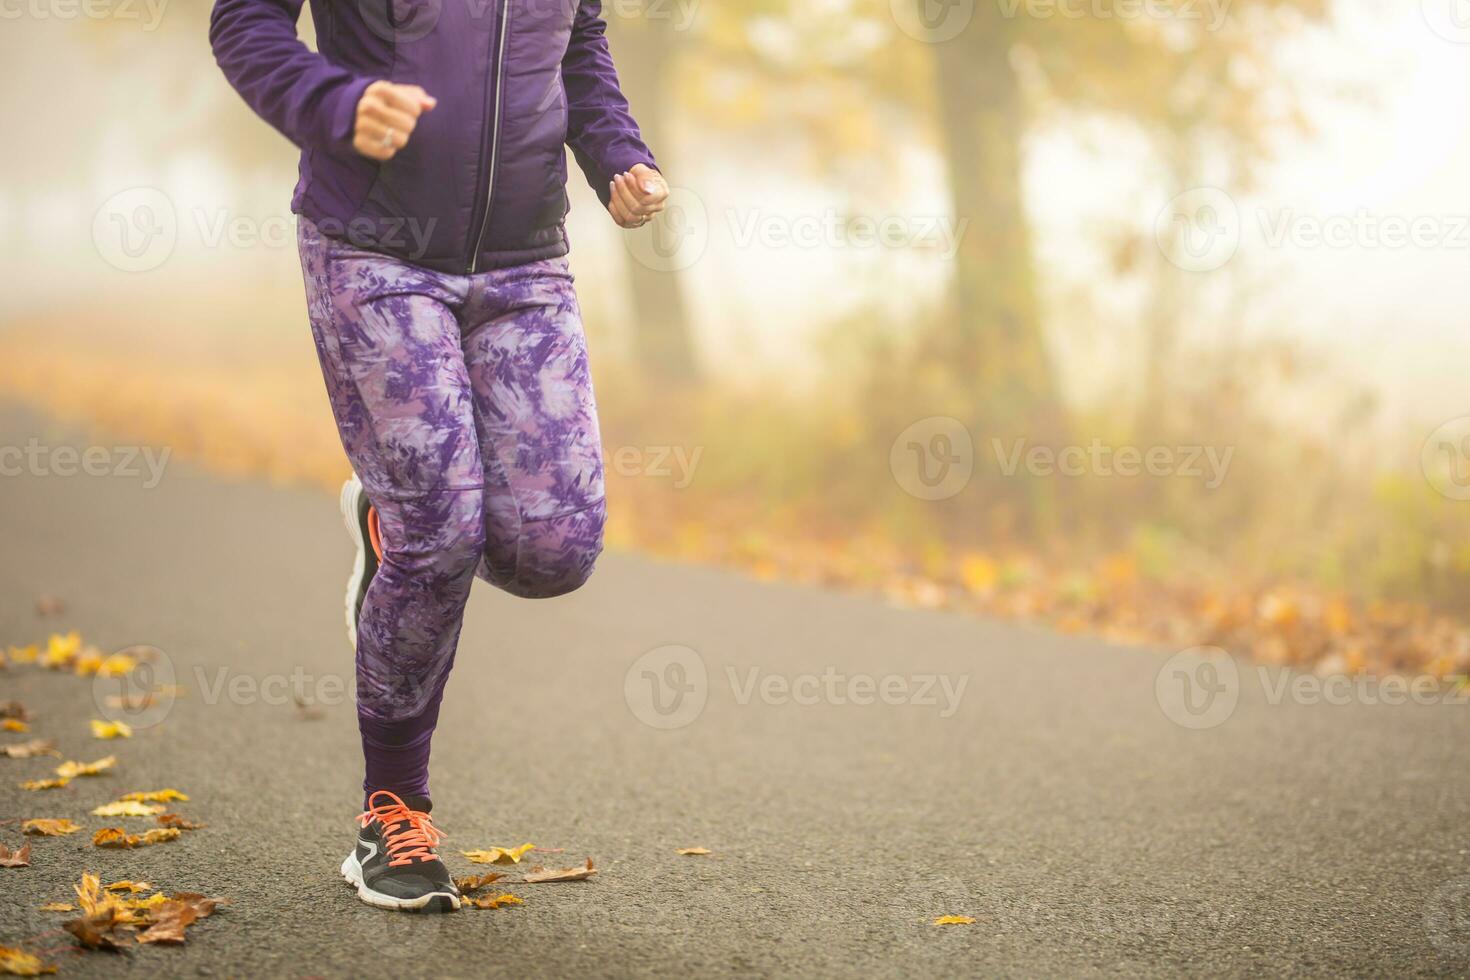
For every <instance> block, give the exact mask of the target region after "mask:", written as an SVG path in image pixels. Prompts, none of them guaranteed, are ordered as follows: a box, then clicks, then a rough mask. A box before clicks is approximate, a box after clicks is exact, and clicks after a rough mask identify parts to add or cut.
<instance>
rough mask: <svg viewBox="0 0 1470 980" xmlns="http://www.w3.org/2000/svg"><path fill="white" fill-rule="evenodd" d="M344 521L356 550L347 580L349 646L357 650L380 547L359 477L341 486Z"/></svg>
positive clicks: (371, 507) (375, 520)
mask: <svg viewBox="0 0 1470 980" xmlns="http://www.w3.org/2000/svg"><path fill="white" fill-rule="evenodd" d="M342 521H343V523H345V524H346V525H347V533H348V534H349V535H351V536H352V543H353V544H354V545H356V546H357V557H356V558H355V559H353V562H352V574H351V575H350V576H348V578H347V603H346V605H347V642H348V643H350V644H352V649H354V650H356V649H357V621H358V619H359V618H360V617H361V616H362V600H363V599H365V598H367V591H368V586H369V585H371V584H372V581H373V576H374V575H376V574H378V561H379V558H378V555H379V551H380V549H381V547H382V546H381V544H380V543H379V538H378V515H377V513H376V512H375V511H374V510H373V505H372V504H371V503H369V502H368V498H367V494H366V493H365V492H364V491H363V488H362V482H361V481H359V480H358V478H357V474H356V473H354V474H353V475H352V479H350V480H348V481H347V482H346V483H344V484H342Z"/></svg>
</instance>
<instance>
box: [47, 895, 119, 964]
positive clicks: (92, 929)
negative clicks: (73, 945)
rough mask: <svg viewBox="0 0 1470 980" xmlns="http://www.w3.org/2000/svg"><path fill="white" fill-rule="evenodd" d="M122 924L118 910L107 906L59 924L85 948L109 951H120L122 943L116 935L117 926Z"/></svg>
mask: <svg viewBox="0 0 1470 980" xmlns="http://www.w3.org/2000/svg"><path fill="white" fill-rule="evenodd" d="M119 925H122V923H121V922H119V921H118V910H117V909H116V908H115V907H112V906H108V907H106V908H103V909H100V910H98V911H97V912H95V913H93V914H91V915H84V916H81V917H79V918H76V919H67V920H66V921H65V922H63V923H62V924H61V928H63V929H65V930H66V931H67V932H69V933H71V934H72V935H73V936H75V937H76V938H77V942H79V943H81V944H82V945H83V946H85V947H86V948H87V949H105V950H107V951H108V952H111V953H120V952H122V948H123V947H122V944H121V942H120V941H119V939H118V936H117V932H116V930H117V927H118V926H119Z"/></svg>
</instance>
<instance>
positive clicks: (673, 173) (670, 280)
mask: <svg viewBox="0 0 1470 980" xmlns="http://www.w3.org/2000/svg"><path fill="white" fill-rule="evenodd" d="M608 30H609V31H610V32H611V33H612V34H613V44H614V46H615V53H616V55H617V61H618V74H619V76H620V80H621V82H622V86H623V91H624V93H625V94H626V95H627V97H628V102H629V104H630V105H631V106H632V108H633V115H634V117H635V118H636V119H637V120H638V126H639V128H640V129H641V130H642V131H643V141H644V142H645V143H647V144H648V145H649V147H650V148H651V149H652V150H653V152H654V155H655V156H656V157H657V158H658V161H659V167H660V169H662V170H663V171H664V172H665V173H666V174H669V175H670V181H671V182H672V181H673V180H674V179H676V177H677V170H676V169H675V168H674V166H673V165H672V163H671V159H670V157H671V147H672V140H671V139H670V138H669V133H668V127H667V125H666V123H667V119H668V101H667V97H666V93H667V92H668V91H669V87H670V82H669V71H670V68H671V67H672V64H673V58H674V45H673V40H674V39H673V26H672V24H671V22H670V21H669V20H667V19H666V18H660V17H647V16H645V17H631V18H630V17H613V18H610V19H609V23H608ZM628 274H629V285H630V287H631V289H632V297H633V320H634V322H633V352H634V355H635V356H636V358H637V362H638V364H639V365H640V367H641V368H642V369H643V370H645V371H647V372H648V373H649V374H650V375H651V376H653V377H656V378H659V379H662V380H665V381H673V382H687V381H693V380H694V379H695V378H696V377H697V375H698V368H697V366H696V363H695V359H694V343H693V338H692V331H691V329H690V322H689V310H688V306H687V305H686V304H685V302H684V293H683V291H682V289H681V288H680V286H681V283H680V276H679V273H678V272H677V271H667V272H665V271H659V270H657V269H650V268H648V267H647V266H645V265H644V264H643V263H641V262H636V261H634V262H629V263H628Z"/></svg>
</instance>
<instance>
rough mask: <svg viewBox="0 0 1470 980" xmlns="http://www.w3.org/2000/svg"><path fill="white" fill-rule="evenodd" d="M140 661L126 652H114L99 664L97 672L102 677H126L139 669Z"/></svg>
mask: <svg viewBox="0 0 1470 980" xmlns="http://www.w3.org/2000/svg"><path fill="white" fill-rule="evenodd" d="M137 666H138V661H137V660H136V659H135V658H133V657H130V656H128V655H127V654H126V653H114V654H111V655H109V656H107V657H104V658H103V660H102V662H101V663H99V664H98V665H97V670H96V673H97V674H98V675H100V676H102V677H126V676H127V675H128V674H131V673H132V672H133V671H134V670H135V669H137Z"/></svg>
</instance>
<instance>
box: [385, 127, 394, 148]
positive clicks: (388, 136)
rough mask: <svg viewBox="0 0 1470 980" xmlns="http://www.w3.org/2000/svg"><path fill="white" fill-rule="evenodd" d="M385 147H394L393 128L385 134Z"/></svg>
mask: <svg viewBox="0 0 1470 980" xmlns="http://www.w3.org/2000/svg"><path fill="white" fill-rule="evenodd" d="M383 149H385V150H391V149H393V130H391V129H390V130H388V131H387V132H386V133H384V134H383Z"/></svg>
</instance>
